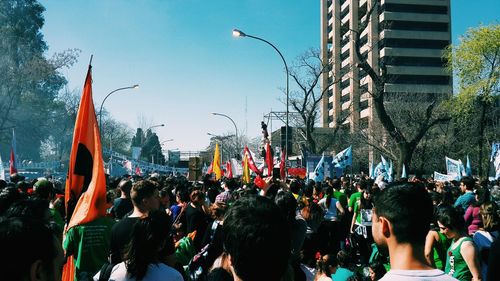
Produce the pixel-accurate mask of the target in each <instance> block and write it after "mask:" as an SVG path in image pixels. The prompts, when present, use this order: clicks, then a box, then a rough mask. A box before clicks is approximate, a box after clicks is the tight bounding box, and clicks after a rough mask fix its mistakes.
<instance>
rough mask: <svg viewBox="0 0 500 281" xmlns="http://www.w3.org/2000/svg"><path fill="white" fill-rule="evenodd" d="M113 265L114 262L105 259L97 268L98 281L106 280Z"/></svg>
mask: <svg viewBox="0 0 500 281" xmlns="http://www.w3.org/2000/svg"><path fill="white" fill-rule="evenodd" d="M115 265H116V264H113V263H111V262H109V261H106V262H105V263H104V264H103V265H102V267H101V270H99V281H108V280H109V277H110V276H111V271H112V270H113V267H115Z"/></svg>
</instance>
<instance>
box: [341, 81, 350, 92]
mask: <svg viewBox="0 0 500 281" xmlns="http://www.w3.org/2000/svg"><path fill="white" fill-rule="evenodd" d="M349 85H351V79H346V80H344V81H341V82H340V91H342V90H343V89H345V88H347V87H349Z"/></svg>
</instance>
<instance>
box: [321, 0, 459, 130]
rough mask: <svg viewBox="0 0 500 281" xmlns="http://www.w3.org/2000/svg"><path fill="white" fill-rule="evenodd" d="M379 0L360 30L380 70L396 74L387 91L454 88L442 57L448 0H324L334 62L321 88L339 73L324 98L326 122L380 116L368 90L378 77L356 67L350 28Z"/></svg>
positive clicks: (369, 120) (324, 30)
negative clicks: (377, 114)
mask: <svg viewBox="0 0 500 281" xmlns="http://www.w3.org/2000/svg"><path fill="white" fill-rule="evenodd" d="M376 2H379V5H378V7H376V8H375V10H374V12H373V13H372V15H371V17H370V19H369V22H368V25H367V27H366V28H365V29H364V30H363V31H362V32H361V36H360V42H361V46H362V47H361V53H362V54H363V55H367V57H368V62H369V63H370V65H371V66H372V67H373V66H376V67H374V69H375V70H376V71H382V69H384V71H387V73H388V74H394V76H393V79H392V80H391V82H390V83H387V84H386V86H385V91H386V93H388V94H402V93H405V94H407V96H408V97H409V98H410V99H411V97H412V96H413V95H419V96H421V97H422V96H423V97H425V98H426V99H434V98H438V97H443V96H445V95H449V94H451V91H452V78H451V76H450V74H449V73H448V72H447V71H446V69H445V62H444V61H443V60H442V56H443V52H444V49H445V47H446V46H448V45H449V44H450V43H451V17H450V1H449V0H381V1H375V0H321V55H322V59H323V61H329V62H330V63H331V64H332V71H331V72H330V73H329V75H324V76H323V78H322V88H323V89H325V87H326V86H328V85H329V84H331V82H330V81H334V80H332V79H340V82H339V83H335V84H334V85H332V86H331V87H330V89H329V90H328V91H327V94H326V95H325V96H324V97H323V100H322V105H321V123H322V126H323V127H325V128H326V127H334V126H336V122H335V120H339V116H345V115H346V114H349V113H350V114H349V118H347V119H346V120H344V121H343V122H341V123H343V126H345V127H346V128H347V127H348V128H350V129H351V130H354V129H356V128H360V129H365V128H369V126H371V125H372V124H373V122H376V119H375V116H374V115H375V110H374V109H373V107H372V100H371V97H370V95H369V93H368V92H369V91H371V90H372V89H373V82H372V81H371V79H370V77H369V76H368V75H367V74H366V73H364V72H363V71H361V70H360V69H359V68H358V67H357V63H358V59H357V56H356V54H355V49H354V48H355V45H354V40H353V38H354V37H353V36H355V33H354V32H351V30H358V26H359V25H360V23H361V22H365V21H366V20H367V19H366V17H365V14H366V11H367V10H369V9H370V7H371V6H372V5H373V4H374V3H376ZM353 66H354V67H353ZM381 66H383V67H381ZM358 126H359V127H358Z"/></svg>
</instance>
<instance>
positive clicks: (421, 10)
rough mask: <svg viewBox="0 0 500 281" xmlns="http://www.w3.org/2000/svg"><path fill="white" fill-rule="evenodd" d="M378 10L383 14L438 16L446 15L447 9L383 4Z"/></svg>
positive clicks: (430, 6)
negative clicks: (383, 12)
mask: <svg viewBox="0 0 500 281" xmlns="http://www.w3.org/2000/svg"><path fill="white" fill-rule="evenodd" d="M380 10H381V11H385V12H399V13H418V14H440V15H446V14H448V7H446V6H432V5H412V4H393V3H385V4H383V5H382V6H381V7H380Z"/></svg>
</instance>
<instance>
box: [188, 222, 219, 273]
mask: <svg viewBox="0 0 500 281" xmlns="http://www.w3.org/2000/svg"><path fill="white" fill-rule="evenodd" d="M218 225H219V224H218V223H217V221H214V222H213V224H212V229H211V232H210V242H209V243H208V244H207V245H205V247H203V248H202V249H201V250H200V252H198V253H197V254H196V255H194V257H193V258H192V259H191V260H190V261H189V264H188V267H187V271H188V275H189V280H191V281H205V280H207V274H208V270H209V268H208V267H209V266H210V264H208V262H207V259H208V253H209V251H210V248H211V247H212V241H213V238H214V234H215V232H216V230H217V226H218Z"/></svg>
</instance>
